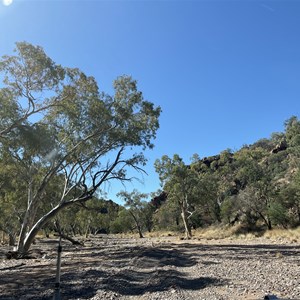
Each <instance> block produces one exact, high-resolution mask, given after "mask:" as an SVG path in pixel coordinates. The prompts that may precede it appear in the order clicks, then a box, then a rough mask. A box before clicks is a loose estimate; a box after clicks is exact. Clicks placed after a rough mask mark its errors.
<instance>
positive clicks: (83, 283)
mask: <svg viewBox="0 0 300 300" xmlns="http://www.w3.org/2000/svg"><path fill="white" fill-rule="evenodd" d="M84 244H85V245H84V246H74V245H71V244H70V243H69V242H67V241H65V242H63V250H62V265H61V290H60V291H61V299H94V300H96V299H124V300H125V299H126V300H127V299H136V300H137V299H142V300H143V299H144V300H146V299H149V300H150V299H153V300H154V299H157V300H159V299H165V300H177V299H197V300H199V299H203V300H213V299H216V300H235V299H243V300H250V299H253V300H254V299H264V297H265V296H266V295H269V296H270V299H293V300H300V244H299V242H296V241H294V242H287V241H283V240H276V241H272V240H268V239H263V238H257V239H255V240H242V239H236V240H197V239H195V240H190V241H181V240H179V239H178V238H176V237H163V238H144V239H134V238H131V239H129V238H117V237H114V236H97V237H91V238H89V239H87V240H85V242H84ZM7 250H8V248H7V247H0V299H1V300H13V299H18V300H23V299H24V300H29V299H32V300H34V299H53V293H54V292H53V291H54V285H55V274H56V273H55V272H56V261H57V259H56V258H57V240H53V239H41V240H39V241H38V242H37V244H35V245H34V246H33V251H32V256H33V257H35V258H32V259H22V260H7V259H6V258H5V257H4V253H5V252H6V251H7ZM40 250H41V251H40ZM271 296H272V297H271Z"/></svg>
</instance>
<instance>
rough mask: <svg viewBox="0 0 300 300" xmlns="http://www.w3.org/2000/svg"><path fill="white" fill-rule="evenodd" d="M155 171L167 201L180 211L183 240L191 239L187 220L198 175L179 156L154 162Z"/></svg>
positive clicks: (165, 156) (194, 198)
mask: <svg viewBox="0 0 300 300" xmlns="http://www.w3.org/2000/svg"><path fill="white" fill-rule="evenodd" d="M155 169H156V172H157V173H158V174H159V178H160V180H161V184H162V187H163V190H164V191H165V192H166V193H167V194H168V200H167V201H172V202H174V203H176V205H178V207H179V208H180V211H181V218H182V221H183V224H184V229H185V238H186V239H190V238H191V237H192V231H191V224H190V222H189V218H190V217H191V216H192V214H193V212H194V209H193V204H194V203H195V201H197V199H198V198H197V196H198V180H199V179H198V174H197V172H196V171H195V170H194V169H192V168H190V166H188V165H186V164H185V163H184V162H183V160H182V158H180V157H179V155H177V154H175V155H174V156H173V158H169V157H168V156H167V155H164V156H162V158H161V159H160V160H159V159H157V160H156V161H155Z"/></svg>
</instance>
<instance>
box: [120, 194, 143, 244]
mask: <svg viewBox="0 0 300 300" xmlns="http://www.w3.org/2000/svg"><path fill="white" fill-rule="evenodd" d="M118 196H119V197H120V198H121V199H122V200H123V201H125V207H126V208H127V209H128V212H129V214H130V215H131V216H132V218H133V220H134V223H135V225H136V229H137V230H138V233H139V236H140V238H143V237H144V236H143V227H145V225H146V222H145V221H146V218H145V217H146V214H145V213H146V207H147V202H146V201H143V200H142V199H145V198H147V197H148V195H147V194H144V193H140V192H138V191H137V190H133V191H132V192H130V193H129V192H126V191H121V192H119V193H118Z"/></svg>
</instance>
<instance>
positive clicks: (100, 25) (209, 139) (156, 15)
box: [0, 0, 300, 197]
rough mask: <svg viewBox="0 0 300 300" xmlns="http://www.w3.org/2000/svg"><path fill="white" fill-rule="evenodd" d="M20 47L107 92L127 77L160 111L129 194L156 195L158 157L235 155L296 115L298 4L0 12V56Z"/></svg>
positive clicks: (55, 4)
mask: <svg viewBox="0 0 300 300" xmlns="http://www.w3.org/2000/svg"><path fill="white" fill-rule="evenodd" d="M18 41H27V42H30V43H32V44H36V45H40V46H42V47H43V48H44V50H45V52H46V53H47V54H48V55H49V56H50V57H51V58H52V59H53V60H54V61H55V62H57V63H59V64H61V65H63V66H68V67H78V68H80V69H81V70H83V71H84V72H85V73H86V74H87V75H92V76H94V77H95V78H96V79H97V81H98V83H99V86H100V89H101V90H103V91H105V92H111V91H112V82H113V80H114V79H115V78H116V77H117V76H119V75H123V74H128V75H132V77H133V78H135V79H136V80H137V81H138V87H139V89H140V90H142V91H143V94H144V97H145V98H146V99H147V100H149V101H152V102H154V103H155V104H157V105H160V106H161V107H162V110H163V113H162V115H161V119H160V129H159V131H158V133H157V139H156V141H155V145H156V146H155V148H154V149H153V150H152V151H147V152H146V155H147V157H148V158H149V163H148V165H147V167H146V171H147V172H148V174H149V176H144V184H143V185H140V184H137V183H136V184H134V185H129V186H128V190H132V189H133V188H137V189H139V190H140V191H142V192H147V193H149V192H154V191H156V190H157V189H158V188H159V180H158V176H157V174H156V173H155V170H154V167H153V163H154V161H155V159H157V158H161V156H162V155H164V154H166V155H168V156H173V154H175V153H177V154H179V155H180V156H181V157H182V158H183V159H184V160H185V161H186V162H187V163H188V162H189V161H190V158H191V157H192V155H193V154H194V153H197V154H199V156H200V157H204V156H210V155H215V154H218V153H219V152H220V151H222V150H225V149H227V148H231V149H233V150H238V149H239V148H240V147H241V146H242V145H244V144H251V143H253V142H255V141H256V140H258V139H260V138H265V137H266V138H268V137H270V135H271V133H272V132H276V131H283V129H284V128H283V123H284V121H285V120H286V119H288V118H289V117H291V116H292V115H296V116H299V108H300V101H299V100H300V98H299V96H300V1H288V0H285V1H283V0H282V1H255V0H252V1H243V0H240V1H238V0H236V1H226V0H223V1H200V0H199V1H197V0H194V1H167V0H166V1H126V0H124V1H100V0H94V1H88V0H82V1H80V0H65V1H58V0H57V1H55V0H36V1H33V0H32V1H30V0H23V1H22V0H19V1H18V0H14V1H13V2H12V3H11V5H6V6H5V5H3V4H1V3H0V55H4V54H11V53H12V50H13V48H14V44H15V42H18ZM119 188H120V187H119V186H118V185H112V186H111V187H110V190H109V193H110V195H113V194H115V193H116V192H118V190H119ZM121 188H122V187H121ZM112 197H113V196H112Z"/></svg>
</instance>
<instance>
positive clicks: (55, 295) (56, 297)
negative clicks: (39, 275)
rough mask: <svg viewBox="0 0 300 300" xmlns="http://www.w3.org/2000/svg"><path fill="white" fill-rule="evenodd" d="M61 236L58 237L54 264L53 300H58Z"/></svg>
mask: <svg viewBox="0 0 300 300" xmlns="http://www.w3.org/2000/svg"><path fill="white" fill-rule="evenodd" d="M61 252H62V246H61V236H60V237H59V242H58V248H57V263H56V279H55V289H54V295H53V300H60V299H61V298H60V267H61Z"/></svg>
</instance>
